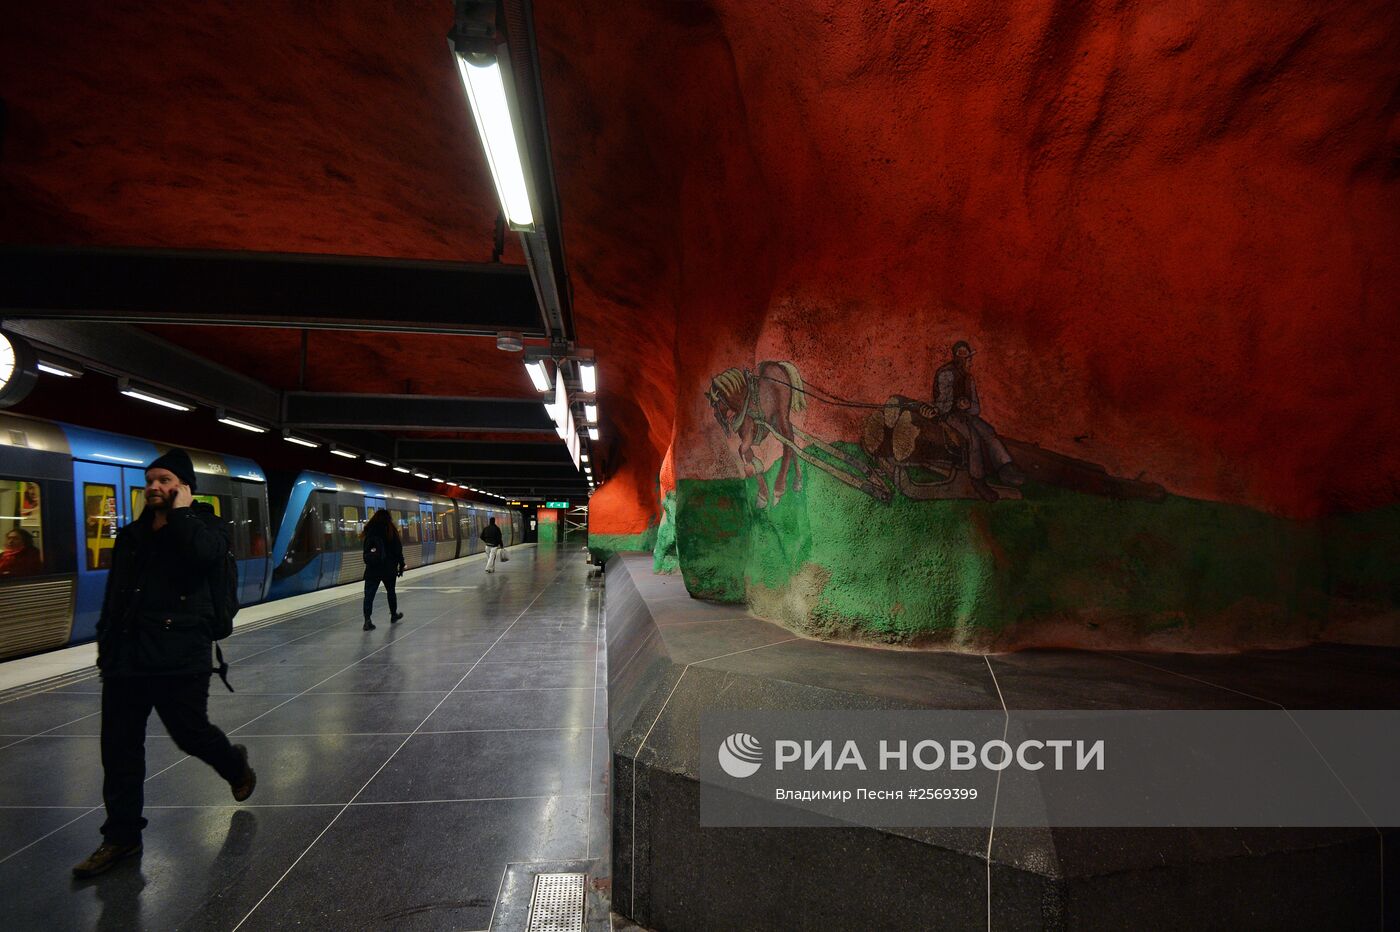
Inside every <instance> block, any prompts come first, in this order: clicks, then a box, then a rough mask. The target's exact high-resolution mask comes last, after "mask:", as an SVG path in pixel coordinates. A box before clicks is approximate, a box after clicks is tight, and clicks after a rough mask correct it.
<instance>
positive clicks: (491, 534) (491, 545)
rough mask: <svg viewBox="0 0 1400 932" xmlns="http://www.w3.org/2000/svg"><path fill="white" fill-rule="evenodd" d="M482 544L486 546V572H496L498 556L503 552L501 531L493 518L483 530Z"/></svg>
mask: <svg viewBox="0 0 1400 932" xmlns="http://www.w3.org/2000/svg"><path fill="white" fill-rule="evenodd" d="M481 542H482V543H483V544H485V545H486V572H488V573H494V572H496V554H498V553H500V551H501V529H500V528H498V527H496V519H495V518H492V519H491V520H490V521H489V522H488V523H487V525H486V527H484V528H482V529H481Z"/></svg>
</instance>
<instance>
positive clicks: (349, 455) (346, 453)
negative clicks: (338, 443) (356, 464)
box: [331, 447, 360, 460]
mask: <svg viewBox="0 0 1400 932" xmlns="http://www.w3.org/2000/svg"><path fill="white" fill-rule="evenodd" d="M331 453H333V454H335V455H336V456H340V457H344V458H345V459H347V460H357V459H359V458H360V454H358V453H351V452H350V451H349V450H342V449H340V447H331Z"/></svg>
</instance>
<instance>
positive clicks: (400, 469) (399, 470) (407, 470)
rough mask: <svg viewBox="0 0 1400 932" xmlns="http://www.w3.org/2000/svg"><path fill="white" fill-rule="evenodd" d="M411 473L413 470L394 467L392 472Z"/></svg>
mask: <svg viewBox="0 0 1400 932" xmlns="http://www.w3.org/2000/svg"><path fill="white" fill-rule="evenodd" d="M412 471H413V470H411V469H409V468H407V467H406V466H395V467H394V472H401V473H410V472H412Z"/></svg>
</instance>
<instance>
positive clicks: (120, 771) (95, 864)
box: [73, 449, 257, 878]
mask: <svg viewBox="0 0 1400 932" xmlns="http://www.w3.org/2000/svg"><path fill="white" fill-rule="evenodd" d="M194 489H195V473H194V466H193V464H192V463H191V462H190V457H189V454H188V453H186V452H185V451H184V450H179V449H173V450H171V451H169V452H168V453H166V454H165V455H164V456H161V457H160V458H158V459H157V460H156V461H155V462H153V463H151V465H150V466H148V467H146V507H145V509H144V510H143V511H142V512H141V516H140V517H139V518H137V519H136V520H135V521H133V522H131V523H130V524H128V525H127V526H126V527H124V528H122V529H121V531H119V532H118V533H117V537H116V541H115V543H114V544H113V547H112V566H111V573H110V575H109V576H108V577H107V592H106V595H105V596H104V598H103V601H102V614H101V616H100V617H99V619H98V622H97V667H98V669H99V670H100V671H101V673H102V771H103V779H102V799H103V802H104V803H105V804H106V807H107V820H106V821H105V822H103V823H102V829H101V831H102V837H103V841H102V844H101V845H100V846H98V848H97V850H96V851H94V852H93V853H92V854H90V855H88V857H87V859H86V860H84V861H82V862H81V863H79V864H77V865H75V866H74V867H73V875H74V876H75V877H78V878H86V877H94V876H96V875H98V874H101V873H103V872H104V871H106V870H108V869H110V868H111V867H112V866H113V865H115V864H116V863H117V862H118V861H120V860H122V859H123V858H127V857H131V856H133V855H137V854H140V853H141V831H142V829H144V828H145V827H146V820H145V819H144V818H143V817H142V815H141V810H142V809H143V808H144V804H145V795H144V788H145V787H144V785H145V781H146V720H147V719H148V718H149V717H150V714H151V709H152V708H154V709H155V710H156V714H157V715H159V716H160V720H161V721H162V722H163V723H164V724H165V730H166V731H168V732H169V733H170V737H171V738H172V739H174V741H175V745H176V747H178V748H179V749H180V750H181V751H184V752H185V753H186V754H189V755H190V756H192V757H197V758H199V759H200V760H202V761H204V762H205V763H206V764H208V765H209V766H211V767H213V768H214V769H215V770H216V771H217V772H218V774H219V776H221V777H223V778H224V779H225V780H226V781H228V784H229V787H230V788H231V789H232V791H233V798H234V799H235V800H236V801H238V802H242V801H243V800H245V799H247V798H248V797H249V796H251V795H252V794H253V788H254V787H255V786H256V785H257V775H256V774H254V773H253V769H252V768H251V767H249V766H248V749H247V748H245V747H243V746H242V745H239V744H230V743H229V740H228V738H227V737H226V736H225V735H224V733H223V732H222V731H220V730H219V729H218V728H217V727H216V726H214V725H213V724H211V723H210V721H209V677H210V675H211V674H212V673H213V664H212V662H211V660H210V649H211V647H212V645H213V640H214V634H215V631H216V628H217V627H221V626H222V623H221V622H220V621H219V619H218V617H217V612H216V607H215V599H216V598H217V596H218V590H217V588H216V587H217V586H218V584H219V583H220V582H221V581H222V578H223V573H224V565H225V563H224V561H225V558H226V555H227V553H228V550H229V539H228V536H227V534H228V532H227V531H226V530H225V529H224V528H225V526H224V524H223V522H222V521H221V520H220V519H219V517H218V516H217V515H215V513H214V509H213V508H211V507H210V506H209V505H207V504H204V503H202V502H195V501H194Z"/></svg>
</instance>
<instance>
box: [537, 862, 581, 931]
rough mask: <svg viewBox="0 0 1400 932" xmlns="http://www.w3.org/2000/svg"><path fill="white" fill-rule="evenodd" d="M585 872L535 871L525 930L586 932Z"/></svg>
mask: <svg viewBox="0 0 1400 932" xmlns="http://www.w3.org/2000/svg"><path fill="white" fill-rule="evenodd" d="M583 880H584V877H583V874H536V875H535V889H534V892H533V893H532V894H531V895H530V919H529V921H528V922H527V923H526V924H525V930H526V932H583Z"/></svg>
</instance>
